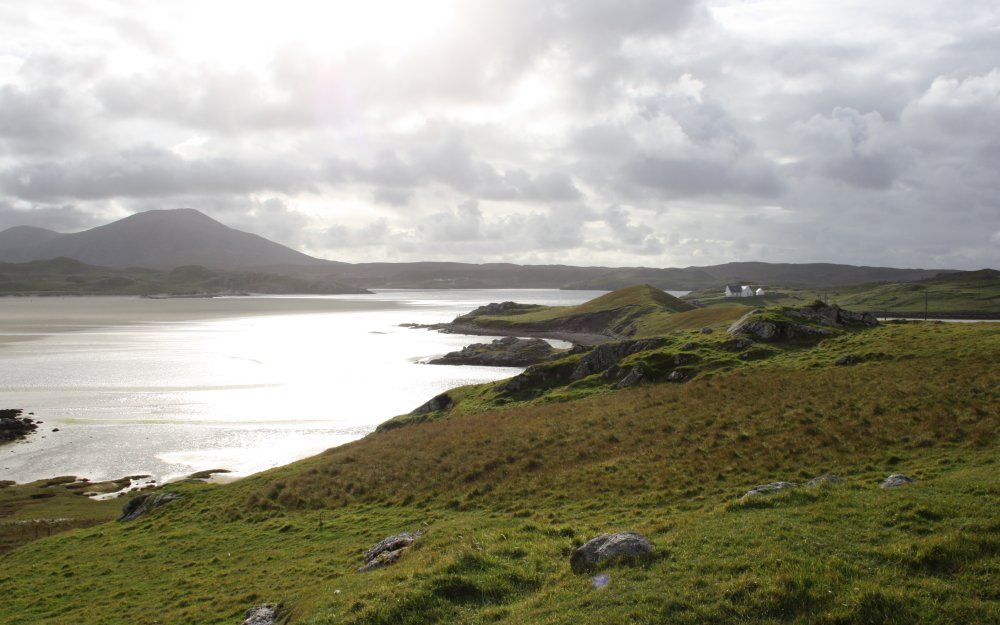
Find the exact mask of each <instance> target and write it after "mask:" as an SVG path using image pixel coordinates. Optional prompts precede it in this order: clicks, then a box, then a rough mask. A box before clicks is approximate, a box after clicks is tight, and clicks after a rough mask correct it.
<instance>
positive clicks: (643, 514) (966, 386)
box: [0, 323, 1000, 625]
mask: <svg viewBox="0 0 1000 625" xmlns="http://www.w3.org/2000/svg"><path fill="white" fill-rule="evenodd" d="M845 353H853V354H859V355H865V354H870V355H872V356H871V357H870V358H868V359H866V360H864V361H863V362H860V363H859V364H854V365H851V366H838V365H837V364H835V360H836V359H837V358H838V357H839V356H841V355H843V354H845ZM875 355H877V357H876V356H875ZM998 360H1000V333H998V332H997V331H996V327H995V325H992V324H925V323H907V324H885V325H882V326H879V327H875V328H869V329H864V330H858V331H844V332H840V333H838V334H836V335H834V336H830V337H827V338H825V339H823V340H821V341H819V342H818V343H817V342H813V343H810V344H808V345H802V346H801V349H797V350H788V351H787V352H783V353H782V354H779V355H776V356H775V357H773V358H769V359H765V360H763V361H758V362H752V363H749V364H746V365H745V366H742V367H740V368H735V369H732V370H729V371H720V372H717V373H716V374H715V375H711V376H703V377H700V378H697V379H693V380H691V381H689V382H687V383H683V384H648V385H640V386H637V387H635V388H629V389H625V390H620V391H606V392H602V393H597V394H593V395H589V396H586V397H583V398H578V399H569V400H566V401H549V402H544V403H525V404H515V405H511V406H507V407H502V408H493V409H485V410H481V411H472V412H468V413H465V414H462V415H461V416H460V417H455V418H451V419H442V420H437V421H433V422H428V423H422V424H417V425H413V426H411V427H407V428H400V429H395V430H389V431H384V432H380V433H377V434H374V435H371V436H368V437H366V438H364V439H362V440H360V441H357V442H355V443H352V444H349V445H344V446H342V447H338V448H336V449H332V450H329V451H327V452H325V453H323V454H320V455H318V456H316V457H313V458H309V459H306V460H303V461H301V462H297V463H295V464H293V465H289V466H287V467H282V468H278V469H274V470H271V471H268V472H265V473H261V474H258V475H255V476H252V477H250V478H246V479H244V480H241V481H238V482H235V483H233V484H229V485H223V486H218V485H209V484H203V483H195V482H190V483H179V484H174V485H170V486H168V487H167V490H169V491H172V492H175V493H177V494H180V495H182V497H183V498H182V499H179V500H177V501H174V502H171V503H170V504H168V505H166V506H164V507H162V508H159V509H157V510H156V511H154V512H153V513H151V514H150V515H148V516H147V517H145V518H141V519H139V520H137V521H133V522H129V523H115V522H108V523H103V524H98V525H94V526H90V527H83V528H76V529H72V523H73V522H74V521H73V519H74V518H75V517H76V516H77V515H80V514H82V513H81V512H80V509H79V508H80V507H81V506H80V502H81V499H80V497H79V496H78V495H73V494H72V493H71V492H69V491H68V490H67V489H66V487H65V486H63V485H60V484H54V485H50V486H46V485H45V484H44V483H39V484H35V485H31V486H8V487H7V488H6V489H3V490H0V505H2V507H3V510H6V511H8V515H9V516H8V518H7V519H6V520H4V521H3V522H0V530H2V531H4V532H7V533H10V534H11V535H12V537H13V538H15V539H17V540H20V541H21V542H22V545H21V546H20V547H19V548H17V549H15V550H14V551H11V552H10V553H8V554H6V555H5V556H3V566H2V567H0V592H3V594H4V596H5V600H4V601H3V602H0V621H2V622H4V623H9V624H10V625H28V624H31V625H43V624H44V625H57V624H58V625H61V624H63V623H67V622H73V623H79V624H81V625H89V624H98V623H132V624H136V625H147V624H148V625H151V624H153V623H159V624H161V625H175V624H176V625H179V624H199V625H235V624H238V623H240V622H241V620H242V619H243V618H244V614H245V612H246V610H247V609H249V608H250V607H251V606H254V605H257V604H260V603H264V602H274V603H281V604H282V605H283V613H284V617H285V618H286V619H287V621H286V622H287V623H288V624H289V625H296V624H308V625H321V624H322V625H333V624H348V625H390V624H391V625H400V624H402V625H418V624H420V625H430V624H433V623H446V622H447V623H474V624H480V623H481V624H485V623H501V624H510V625H526V624H529V623H530V624H532V625H534V624H543V625H545V624H552V625H554V624H573V625H589V624H595V625H597V624H600V625H605V624H607V623H681V624H687V625H694V624H701V623H718V624H737V623H739V624H743V625H747V624H750V625H758V624H759V625H776V624H779V623H824V624H829V625H848V624H852V625H853V624H855V623H860V624H890V625H910V624H912V623H921V624H923V625H946V624H948V625H950V624H953V623H997V622H998V620H1000V619H998V615H1000V603H998V602H1000V598H998V597H997V594H996V592H995V580H996V571H997V568H998V566H1000V540H998V538H997V536H998V529H1000V511H998V509H997V507H996V505H995V502H996V498H997V496H998V494H1000V492H998V490H997V484H996V474H997V470H998V469H1000V466H998V458H1000V454H998V451H1000V448H998V439H997V432H998V431H1000V412H998V410H1000V409H998V406H1000V371H998V369H997V366H996V363H997V362H998ZM942 363H947V367H944V368H943V367H942ZM818 389H821V390H818ZM817 398H820V399H821V401H817ZM828 473H829V474H834V475H835V476H839V477H837V478H828V479H826V480H820V481H819V482H818V483H817V485H814V486H810V485H808V484H807V483H808V482H809V480H811V479H812V478H815V477H818V476H823V475H826V474H828ZM895 473H902V474H905V475H907V476H909V477H911V478H913V479H914V480H915V482H913V483H911V484H908V485H904V486H900V487H898V488H880V487H879V485H880V483H882V481H883V480H884V479H885V478H886V477H887V476H888V475H889V474H895ZM778 481H787V482H792V483H797V484H799V486H797V487H794V488H789V489H787V490H783V491H780V492H777V493H774V494H766V495H759V496H755V497H744V493H746V492H747V491H748V490H749V489H751V488H752V487H754V486H755V485H759V484H765V483H772V482H778ZM91 510H92V511H91V514H92V515H94V516H97V517H101V516H103V518H110V517H111V516H112V515H113V514H114V512H113V511H111V510H108V509H107V508H106V507H105V506H103V505H95V506H94V507H93V508H92V509H91ZM53 517H60V518H64V519H66V520H65V521H60V522H54V523H53V524H52V525H51V526H50V527H52V528H53V530H52V531H54V532H58V531H59V530H60V524H62V525H67V526H68V527H70V528H71V529H68V530H67V531H64V532H63V533H57V534H54V535H53V536H51V537H46V538H40V539H38V540H32V536H31V534H30V530H29V531H25V529H24V527H25V525H23V524H22V525H18V523H20V522H23V521H28V520H34V521H30V523H35V524H36V525H37V524H38V523H40V521H39V520H40V519H50V518H53ZM93 522H96V519H94V518H90V519H86V520H83V521H81V523H83V524H86V523H93ZM28 527H30V525H29V526H28ZM42 527H43V528H44V527H45V526H44V525H43V526H42ZM418 529H420V530H423V532H424V534H423V536H421V537H420V538H418V539H417V541H416V542H415V543H414V545H413V547H412V548H410V550H409V551H408V552H406V553H405V554H404V555H403V556H402V557H401V558H400V560H399V561H398V562H397V563H396V564H393V565H391V566H389V567H387V568H383V569H380V570H376V571H373V572H370V573H357V572H355V568H356V567H358V566H359V565H360V564H361V562H362V556H363V554H364V552H365V550H366V549H368V548H369V547H370V546H372V545H374V544H375V543H376V542H378V541H379V540H381V539H382V538H384V537H386V536H388V535H391V534H395V533H397V532H400V531H403V530H409V531H413V530H418ZM623 530H634V531H638V532H641V533H642V534H644V535H645V536H647V537H649V539H650V540H651V541H652V544H653V547H654V550H655V551H654V556H653V557H652V558H649V559H646V560H643V561H640V562H637V563H635V564H619V565H610V566H607V567H603V568H600V569H598V570H597V571H594V572H591V573H576V572H574V571H573V570H572V569H571V568H570V566H569V555H570V553H571V552H572V550H573V549H574V548H575V547H576V546H578V545H580V544H581V543H582V542H584V541H586V540H588V539H590V538H591V537H593V536H596V535H598V534H600V533H602V532H612V531H623ZM35 533H36V535H37V530H36V532H35ZM44 533H45V530H44V529H43V535H44ZM17 537H20V538H17ZM26 540H27V541H30V542H27V543H24V541H26ZM595 573H600V575H596V576H595Z"/></svg>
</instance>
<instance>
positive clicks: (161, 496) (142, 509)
mask: <svg viewBox="0 0 1000 625" xmlns="http://www.w3.org/2000/svg"><path fill="white" fill-rule="evenodd" d="M180 498H181V496H180V495H178V494H177V493H147V494H145V495H139V496H138V497H133V498H132V499H129V500H128V502H127V503H126V504H125V507H124V508H122V515H121V516H120V517H118V520H119V521H134V520H136V519H138V518H139V517H141V516H142V515H144V514H147V513H148V512H150V511H152V510H153V509H155V508H159V507H160V506H163V505H166V504H168V503H170V502H171V501H174V500H176V499H180Z"/></svg>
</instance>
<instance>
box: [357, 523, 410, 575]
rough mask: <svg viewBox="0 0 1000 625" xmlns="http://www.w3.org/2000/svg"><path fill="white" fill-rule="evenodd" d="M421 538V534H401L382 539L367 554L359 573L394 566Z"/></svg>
mask: <svg viewBox="0 0 1000 625" xmlns="http://www.w3.org/2000/svg"><path fill="white" fill-rule="evenodd" d="M420 536H421V533H420V532H413V533H410V532H401V533H399V534H395V535H393V536H389V537H388V538H384V539H382V540H381V541H379V542H378V544H376V545H375V546H374V547H372V548H371V549H369V550H368V551H366V552H365V557H364V562H365V563H364V564H363V565H361V566H359V567H358V572H359V573H366V572H368V571H374V570H375V569H380V568H382V567H384V566H389V565H390V564H394V563H395V562H396V561H398V560H399V558H401V557H402V555H403V554H404V553H405V552H406V550H407V549H409V548H410V545H412V544H413V543H414V542H415V541H416V540H417V539H418V538H420Z"/></svg>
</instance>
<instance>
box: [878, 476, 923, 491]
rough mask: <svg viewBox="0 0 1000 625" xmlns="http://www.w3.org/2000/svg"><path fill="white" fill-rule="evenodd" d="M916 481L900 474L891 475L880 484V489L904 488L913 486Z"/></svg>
mask: <svg viewBox="0 0 1000 625" xmlns="http://www.w3.org/2000/svg"><path fill="white" fill-rule="evenodd" d="M916 481H917V480H915V479H913V478H912V477H907V476H905V475H903V474H902V473H893V474H892V475H890V476H889V477H887V478H885V480H884V481H883V482H882V484H881V486H882V488H896V487H898V486H905V485H907V484H913V483H914V482H916Z"/></svg>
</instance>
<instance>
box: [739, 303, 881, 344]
mask: <svg viewBox="0 0 1000 625" xmlns="http://www.w3.org/2000/svg"><path fill="white" fill-rule="evenodd" d="M877 325H878V320H877V319H876V318H875V316H874V315H872V314H871V313H857V312H851V311H849V310H844V309H842V308H840V307H839V306H835V305H834V306H827V305H826V304H823V303H821V302H817V303H815V304H812V305H810V306H803V307H802V308H783V309H778V310H761V309H757V310H752V311H750V312H748V313H747V314H745V315H743V316H742V317H740V318H739V319H738V320H737V321H736V322H735V323H734V324H733V325H731V326H729V334H730V335H731V336H734V337H748V338H752V339H755V340H759V341H780V340H794V339H817V338H824V337H827V336H832V335H834V334H836V333H837V332H838V330H840V329H844V328H852V327H855V328H858V327H873V326H877Z"/></svg>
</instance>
